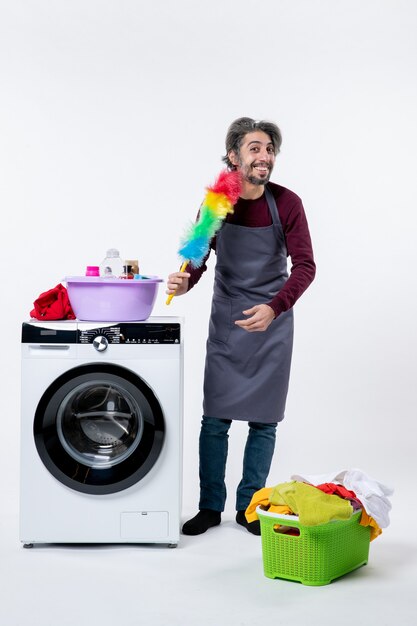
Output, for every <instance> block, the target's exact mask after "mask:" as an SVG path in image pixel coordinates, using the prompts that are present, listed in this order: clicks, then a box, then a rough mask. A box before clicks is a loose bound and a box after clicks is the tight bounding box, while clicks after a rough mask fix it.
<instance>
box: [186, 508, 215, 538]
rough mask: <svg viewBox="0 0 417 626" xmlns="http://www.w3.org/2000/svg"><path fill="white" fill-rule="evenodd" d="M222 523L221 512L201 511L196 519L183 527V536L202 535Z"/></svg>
mask: <svg viewBox="0 0 417 626" xmlns="http://www.w3.org/2000/svg"><path fill="white" fill-rule="evenodd" d="M220 522H221V513H220V511H212V510H211V509H201V511H199V512H198V513H197V515H196V516H195V517H193V518H192V519H190V520H188V522H185V524H184V526H183V527H182V534H183V535H202V534H203V533H205V532H206V530H208V529H209V528H212V527H213V526H218V525H219V524H220Z"/></svg>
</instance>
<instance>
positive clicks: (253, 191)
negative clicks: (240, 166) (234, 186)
mask: <svg viewBox="0 0 417 626" xmlns="http://www.w3.org/2000/svg"><path fill="white" fill-rule="evenodd" d="M264 191H265V185H253V184H252V183H249V182H246V181H243V183H242V191H241V192H240V197H241V198H243V199H244V200H257V199H258V198H260V197H261V196H262V195H263V193H264Z"/></svg>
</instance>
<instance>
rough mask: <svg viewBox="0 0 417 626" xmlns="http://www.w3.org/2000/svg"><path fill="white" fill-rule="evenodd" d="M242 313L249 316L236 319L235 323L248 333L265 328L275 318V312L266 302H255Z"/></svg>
mask: <svg viewBox="0 0 417 626" xmlns="http://www.w3.org/2000/svg"><path fill="white" fill-rule="evenodd" d="M242 313H243V315H250V317H249V318H248V319H246V320H236V321H235V324H236V326H240V328H243V330H247V331H248V332H250V333H253V332H256V331H258V332H259V331H264V330H266V329H267V328H268V326H269V325H270V323H271V322H272V320H273V319H274V318H275V313H274V311H273V309H272V308H271V307H270V306H269V305H268V304H256V305H255V306H253V307H252V308H251V309H247V310H246V311H242Z"/></svg>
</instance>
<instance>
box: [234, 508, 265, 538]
mask: <svg viewBox="0 0 417 626" xmlns="http://www.w3.org/2000/svg"><path fill="white" fill-rule="evenodd" d="M236 521H237V523H238V524H240V525H241V526H243V528H246V530H247V531H249V532H250V533H252V535H260V534H261V523H260V521H259V520H255V521H254V522H248V521H247V519H246V516H245V511H237V513H236Z"/></svg>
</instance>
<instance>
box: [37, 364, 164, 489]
mask: <svg viewBox="0 0 417 626" xmlns="http://www.w3.org/2000/svg"><path fill="white" fill-rule="evenodd" d="M164 434H165V426H164V418H163V414H162V409H161V406H160V404H159V402H158V400H157V398H156V397H155V394H154V393H153V391H152V390H151V389H150V387H149V386H148V385H147V384H146V383H145V382H144V381H143V380H142V379H141V378H140V377H139V376H137V375H136V374H134V373H133V372H132V371H130V370H128V369H126V368H123V367H119V366H116V365H113V364H103V363H92V364H89V365H83V366H81V367H76V368H74V369H71V370H69V371H68V372H66V373H65V374H63V375H62V376H60V377H59V378H57V379H56V380H55V381H54V383H53V384H52V385H51V386H50V387H49V388H48V389H47V390H46V391H45V393H44V394H43V396H42V398H41V400H40V402H39V404H38V407H37V410H36V414H35V421H34V437H35V444H36V448H37V450H38V453H39V455H40V457H41V459H42V461H43V463H44V464H45V466H46V467H47V469H48V470H49V471H50V472H51V474H53V476H55V478H57V479H58V480H59V481H61V482H62V483H63V484H64V485H67V486H68V487H71V488H72V489H75V490H77V491H82V492H84V493H91V494H108V493H115V492H117V491H122V490H123V489H126V488H127V487H130V486H131V485H133V484H135V483H137V482H138V481H139V480H141V478H143V477H144V476H145V474H147V473H148V472H149V470H150V469H151V468H152V467H153V465H154V464H155V462H156V460H157V458H158V456H159V454H160V452H161V449H162V445H163V441H164Z"/></svg>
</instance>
